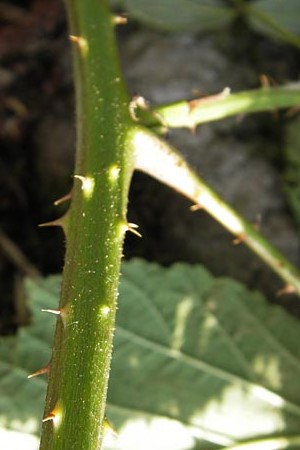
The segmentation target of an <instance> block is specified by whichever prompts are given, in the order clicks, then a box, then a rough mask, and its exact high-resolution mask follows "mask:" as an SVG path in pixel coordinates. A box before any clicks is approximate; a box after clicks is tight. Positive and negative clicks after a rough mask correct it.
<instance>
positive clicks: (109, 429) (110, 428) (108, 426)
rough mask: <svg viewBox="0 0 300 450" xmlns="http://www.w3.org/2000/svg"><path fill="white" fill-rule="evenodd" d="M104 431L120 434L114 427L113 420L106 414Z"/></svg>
mask: <svg viewBox="0 0 300 450" xmlns="http://www.w3.org/2000/svg"><path fill="white" fill-rule="evenodd" d="M103 432H104V434H106V433H111V434H113V435H115V436H117V435H118V433H117V431H116V429H115V428H114V426H113V425H112V423H111V421H110V420H109V419H108V418H107V417H106V416H105V417H104V420H103Z"/></svg>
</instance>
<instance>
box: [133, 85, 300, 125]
mask: <svg viewBox="0 0 300 450" xmlns="http://www.w3.org/2000/svg"><path fill="white" fill-rule="evenodd" d="M298 105H300V88H299V87H296V86H295V85H293V84H291V85H287V86H283V87H274V88H266V87H264V88H260V89H253V90H249V91H244V92H239V93H237V94H230V93H229V90H227V89H224V91H223V92H221V93H219V94H217V95H212V96H208V97H204V98H200V99H195V100H191V101H186V100H182V101H178V102H174V103H170V104H167V105H158V106H154V107H152V108H151V112H152V119H151V120H152V122H153V123H154V125H158V124H160V125H162V126H164V127H167V128H183V127H187V128H191V129H195V128H196V126H197V125H200V124H202V123H206V122H212V121H215V120H220V119H225V118H227V117H230V116H234V115H237V114H250V113H257V112H262V111H272V110H276V109H277V108H290V107H293V106H298ZM146 114H147V111H145V110H144V111H143V110H142V109H141V108H137V111H136V116H137V117H138V118H140V120H141V122H142V123H144V122H145V124H146V125H147V121H150V118H149V114H148V115H146ZM153 116H154V117H153ZM150 124H151V123H150Z"/></svg>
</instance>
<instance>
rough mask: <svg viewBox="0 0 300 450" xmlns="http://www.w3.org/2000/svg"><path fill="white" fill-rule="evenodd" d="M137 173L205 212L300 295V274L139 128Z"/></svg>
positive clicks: (168, 147) (173, 152)
mask: <svg viewBox="0 0 300 450" xmlns="http://www.w3.org/2000/svg"><path fill="white" fill-rule="evenodd" d="M135 149H136V165H135V167H136V169H138V170H140V171H142V172H145V173H147V174H148V175H151V176H152V177H154V178H156V179H157V180H159V181H161V182H162V183H164V184H166V185H168V186H170V187H171V188H173V189H174V190H176V191H178V192H180V193H181V194H183V195H184V196H185V197H187V198H189V199H190V200H192V201H193V202H195V204H196V206H199V207H200V208H202V209H204V210H205V211H207V212H208V214H210V215H211V216H212V217H213V218H214V219H216V220H217V221H218V222H219V223H221V224H222V225H223V226H224V227H225V228H226V229H227V230H228V231H230V232H231V233H232V234H234V235H235V236H236V237H237V238H238V239H239V240H240V241H241V242H243V243H244V244H245V245H247V247H249V248H250V249H251V250H253V252H254V253H256V254H257V255H258V256H259V257H260V258H261V259H262V260H263V261H264V262H265V263H267V264H268V266H269V267H271V269H273V271H274V272H276V273H277V274H278V275H279V277H281V278H282V280H284V282H285V283H286V284H287V286H288V287H289V288H292V289H293V290H294V291H295V292H297V294H299V295H300V273H299V270H298V269H297V268H296V267H295V266H294V265H293V264H291V263H290V262H289V261H288V260H287V259H286V258H285V257H284V256H283V255H282V253H281V252H280V251H279V250H277V249H276V248H275V247H274V246H273V245H271V244H270V243H269V242H268V241H267V240H266V239H265V238H264V237H263V236H262V234H261V233H259V231H257V230H256V229H255V227H254V226H253V225H251V224H250V223H249V222H248V221H246V220H245V219H243V218H242V217H240V216H239V215H238V213H237V212H236V211H234V209H233V208H231V207H230V206H229V205H228V204H227V203H226V202H225V201H223V200H222V199H221V198H220V197H219V196H218V195H217V194H216V193H215V192H214V191H213V190H212V189H211V188H210V187H209V186H208V185H207V184H206V183H205V182H204V181H203V180H202V179H201V178H200V177H199V176H198V175H197V174H196V173H195V172H194V171H193V170H192V169H191V168H190V167H189V166H188V164H187V163H186V161H185V160H184V158H183V157H182V156H181V155H180V154H179V153H177V152H176V150H175V149H174V148H173V147H171V145H169V144H168V143H167V142H165V141H163V140H161V139H159V138H158V137H156V136H155V135H154V134H153V133H150V132H149V131H148V130H146V129H143V128H140V129H139V131H137V132H136V134H135Z"/></svg>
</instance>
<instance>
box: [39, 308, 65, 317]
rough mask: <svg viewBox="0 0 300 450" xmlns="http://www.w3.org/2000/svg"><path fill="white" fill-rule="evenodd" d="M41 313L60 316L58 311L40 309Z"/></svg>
mask: <svg viewBox="0 0 300 450" xmlns="http://www.w3.org/2000/svg"><path fill="white" fill-rule="evenodd" d="M41 311H42V312H48V313H50V314H56V315H57V316H60V315H61V310H60V309H41Z"/></svg>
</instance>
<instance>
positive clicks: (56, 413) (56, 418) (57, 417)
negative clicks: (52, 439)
mask: <svg viewBox="0 0 300 450" xmlns="http://www.w3.org/2000/svg"><path fill="white" fill-rule="evenodd" d="M61 417H62V412H61V408H59V407H57V406H56V407H55V408H54V409H53V410H52V411H51V412H50V413H49V414H48V416H46V417H44V418H43V419H42V422H43V423H45V422H49V421H51V422H53V423H54V425H58V424H59V422H60V421H61Z"/></svg>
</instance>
